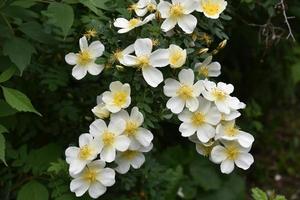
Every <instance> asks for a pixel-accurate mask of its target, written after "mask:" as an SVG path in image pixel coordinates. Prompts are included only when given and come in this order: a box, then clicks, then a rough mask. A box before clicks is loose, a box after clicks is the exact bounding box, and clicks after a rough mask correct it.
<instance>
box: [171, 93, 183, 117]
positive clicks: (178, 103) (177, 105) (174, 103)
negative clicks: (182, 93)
mask: <svg viewBox="0 0 300 200" xmlns="http://www.w3.org/2000/svg"><path fill="white" fill-rule="evenodd" d="M184 104H185V102H184V101H183V100H182V99H181V98H178V97H172V98H171V99H169V100H168V102H167V108H169V109H170V110H171V111H172V113H175V114H179V113H181V112H182V110H183V108H184Z"/></svg>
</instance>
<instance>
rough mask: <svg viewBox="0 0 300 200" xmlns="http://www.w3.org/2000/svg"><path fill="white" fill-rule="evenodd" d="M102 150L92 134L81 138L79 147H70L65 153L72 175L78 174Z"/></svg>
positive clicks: (83, 135)
mask: <svg viewBox="0 0 300 200" xmlns="http://www.w3.org/2000/svg"><path fill="white" fill-rule="evenodd" d="M100 150H101V149H100V148H99V146H98V145H97V143H96V141H95V140H94V138H93V136H91V135H90V134H87V133H86V134H82V135H80V136H79V147H68V148H67V149H66V151H65V155H66V162H67V163H68V164H69V165H70V167H69V172H70V174H78V173H79V172H81V171H82V170H83V168H84V167H85V166H86V165H87V164H88V163H90V162H91V161H92V160H94V159H95V158H96V157H97V155H98V154H99V153H100Z"/></svg>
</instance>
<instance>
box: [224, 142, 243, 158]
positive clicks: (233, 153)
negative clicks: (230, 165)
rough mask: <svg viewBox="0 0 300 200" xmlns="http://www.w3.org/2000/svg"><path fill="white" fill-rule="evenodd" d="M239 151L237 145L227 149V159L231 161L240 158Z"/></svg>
mask: <svg viewBox="0 0 300 200" xmlns="http://www.w3.org/2000/svg"><path fill="white" fill-rule="evenodd" d="M239 153H240V151H239V149H238V147H237V146H235V145H230V146H227V147H226V155H227V159H229V160H236V158H237V157H238V156H239Z"/></svg>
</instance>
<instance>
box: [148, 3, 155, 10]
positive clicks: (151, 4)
mask: <svg viewBox="0 0 300 200" xmlns="http://www.w3.org/2000/svg"><path fill="white" fill-rule="evenodd" d="M147 10H148V11H149V12H154V11H155V10H156V5H155V4H153V3H150V4H148V5H147Z"/></svg>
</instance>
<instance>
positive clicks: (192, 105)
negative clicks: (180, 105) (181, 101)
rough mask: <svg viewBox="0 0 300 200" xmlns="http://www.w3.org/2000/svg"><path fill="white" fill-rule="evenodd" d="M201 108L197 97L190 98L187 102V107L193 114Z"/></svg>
mask: <svg viewBox="0 0 300 200" xmlns="http://www.w3.org/2000/svg"><path fill="white" fill-rule="evenodd" d="M198 106H199V101H198V98H196V97H193V98H190V99H187V100H186V107H187V108H188V109H189V110H190V111H191V112H194V111H196V110H197V108H198Z"/></svg>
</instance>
